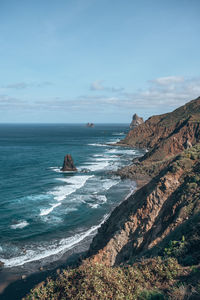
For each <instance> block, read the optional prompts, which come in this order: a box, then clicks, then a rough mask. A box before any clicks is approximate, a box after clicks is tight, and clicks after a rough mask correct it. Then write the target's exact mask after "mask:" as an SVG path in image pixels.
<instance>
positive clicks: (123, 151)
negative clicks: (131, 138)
mask: <svg viewBox="0 0 200 300" xmlns="http://www.w3.org/2000/svg"><path fill="white" fill-rule="evenodd" d="M107 153H117V154H122V155H123V154H128V155H133V154H135V153H136V151H135V150H133V149H119V148H116V149H109V150H108V151H107Z"/></svg>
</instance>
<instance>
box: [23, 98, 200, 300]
mask: <svg viewBox="0 0 200 300" xmlns="http://www.w3.org/2000/svg"><path fill="white" fill-rule="evenodd" d="M199 122H200V98H198V99H196V100H193V101H191V102H189V103H188V104H186V105H184V106H182V107H180V108H178V109H176V110H175V111H174V112H172V113H168V114H164V115H160V116H154V117H151V118H149V119H148V120H147V121H146V122H145V123H143V124H141V125H139V126H138V127H136V128H134V129H133V130H131V131H130V132H129V134H128V135H127V137H126V138H125V139H124V140H123V141H122V142H121V143H123V145H130V146H134V147H140V148H148V149H149V152H148V153H147V154H145V155H144V156H143V157H141V158H140V159H139V160H135V161H134V162H133V164H132V165H131V166H128V167H125V168H123V169H122V170H119V171H118V174H120V175H121V176H122V177H130V178H133V179H136V180H137V182H138V183H139V184H140V187H139V186H138V189H137V190H136V192H135V193H134V194H133V195H131V196H130V197H129V198H128V199H127V200H125V201H124V202H122V203H121V204H120V205H119V206H118V207H117V208H115V209H114V211H113V212H112V214H111V215H110V217H109V219H108V220H107V221H106V222H105V223H104V224H103V225H102V226H101V227H100V228H99V230H98V233H97V235H96V236H95V237H94V239H93V241H92V243H91V245H90V249H89V251H88V253H87V256H86V257H85V259H84V260H83V261H82V263H81V265H80V266H79V267H77V268H75V269H69V270H63V272H62V273H61V274H60V275H59V276H58V277H57V279H56V280H53V279H49V280H47V281H46V282H43V283H41V284H40V285H39V286H38V287H36V288H35V289H33V291H32V292H31V293H30V294H29V295H28V296H27V298H26V299H141V300H142V299H177V300H185V299H191V300H192V299H200V248H199V245H200V143H199V139H200V131H199Z"/></svg>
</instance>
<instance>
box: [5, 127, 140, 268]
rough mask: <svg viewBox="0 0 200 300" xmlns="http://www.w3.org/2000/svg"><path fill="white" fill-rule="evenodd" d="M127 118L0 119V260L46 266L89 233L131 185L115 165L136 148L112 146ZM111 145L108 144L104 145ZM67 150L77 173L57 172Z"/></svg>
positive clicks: (129, 157) (126, 161)
mask: <svg viewBox="0 0 200 300" xmlns="http://www.w3.org/2000/svg"><path fill="white" fill-rule="evenodd" d="M128 129H129V128H128V125H126V124H125V125H124V124H117V125H116V124H113V125H112V124H103V125H102V124H101V125H100V124H99V125H98V124H97V125H96V126H95V127H94V128H87V127H86V126H85V125H80V124H77V125H74V124H73V125H70V124H37V125H35V124H34V125H33V124H23V125H22V124H15V125H14V124H4V125H2V124H1V125H0V191H1V192H0V261H2V262H3V263H4V269H9V268H16V267H17V268H24V266H28V268H30V266H31V268H32V269H34V267H36V268H38V267H39V266H41V265H42V266H45V264H48V263H49V262H53V261H58V260H59V259H61V258H62V256H63V255H64V254H66V253H67V252H68V251H70V250H72V249H73V248H74V247H77V245H80V251H81V244H82V243H83V242H84V241H85V240H86V239H88V240H89V241H91V239H92V237H93V236H94V235H95V234H96V232H97V229H98V228H99V226H100V225H101V224H102V223H103V222H104V221H105V220H106V219H107V218H108V216H109V214H110V213H111V211H112V210H113V209H114V207H116V206H117V205H118V204H119V203H120V202H121V201H123V200H124V199H125V198H126V197H127V196H128V195H129V194H130V193H131V192H132V191H133V190H134V189H135V183H134V182H133V181H130V180H121V179H120V178H119V177H118V176H116V175H115V174H113V172H112V171H115V170H117V169H118V168H120V167H122V166H124V165H128V164H130V163H131V161H132V159H133V158H134V157H136V156H139V155H141V154H142V152H141V151H140V150H137V149H129V148H124V147H116V146H112V143H115V142H116V141H119V140H120V139H122V138H123V137H124V136H125V134H126V133H127V132H128ZM108 144H111V145H108ZM67 153H69V154H71V155H72V157H73V160H74V164H75V166H76V167H77V169H78V172H76V173H69V172H61V171H60V168H61V167H62V164H63V159H64V156H65V155H66V154H67Z"/></svg>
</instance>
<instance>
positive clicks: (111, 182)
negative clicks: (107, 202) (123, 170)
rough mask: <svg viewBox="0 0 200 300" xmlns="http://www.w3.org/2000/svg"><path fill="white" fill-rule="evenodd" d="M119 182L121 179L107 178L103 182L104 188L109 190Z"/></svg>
mask: <svg viewBox="0 0 200 300" xmlns="http://www.w3.org/2000/svg"><path fill="white" fill-rule="evenodd" d="M119 182H120V181H119V180H111V179H107V180H105V181H104V182H103V189H104V190H109V189H110V188H111V187H112V186H114V185H116V184H118V183H119Z"/></svg>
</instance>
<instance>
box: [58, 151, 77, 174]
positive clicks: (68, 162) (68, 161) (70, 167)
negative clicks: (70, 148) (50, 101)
mask: <svg viewBox="0 0 200 300" xmlns="http://www.w3.org/2000/svg"><path fill="white" fill-rule="evenodd" d="M61 171H73V172H75V171H77V168H76V167H75V165H74V162H73V159H72V157H71V155H70V154H67V155H65V157H64V162H63V167H62V169H61Z"/></svg>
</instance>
